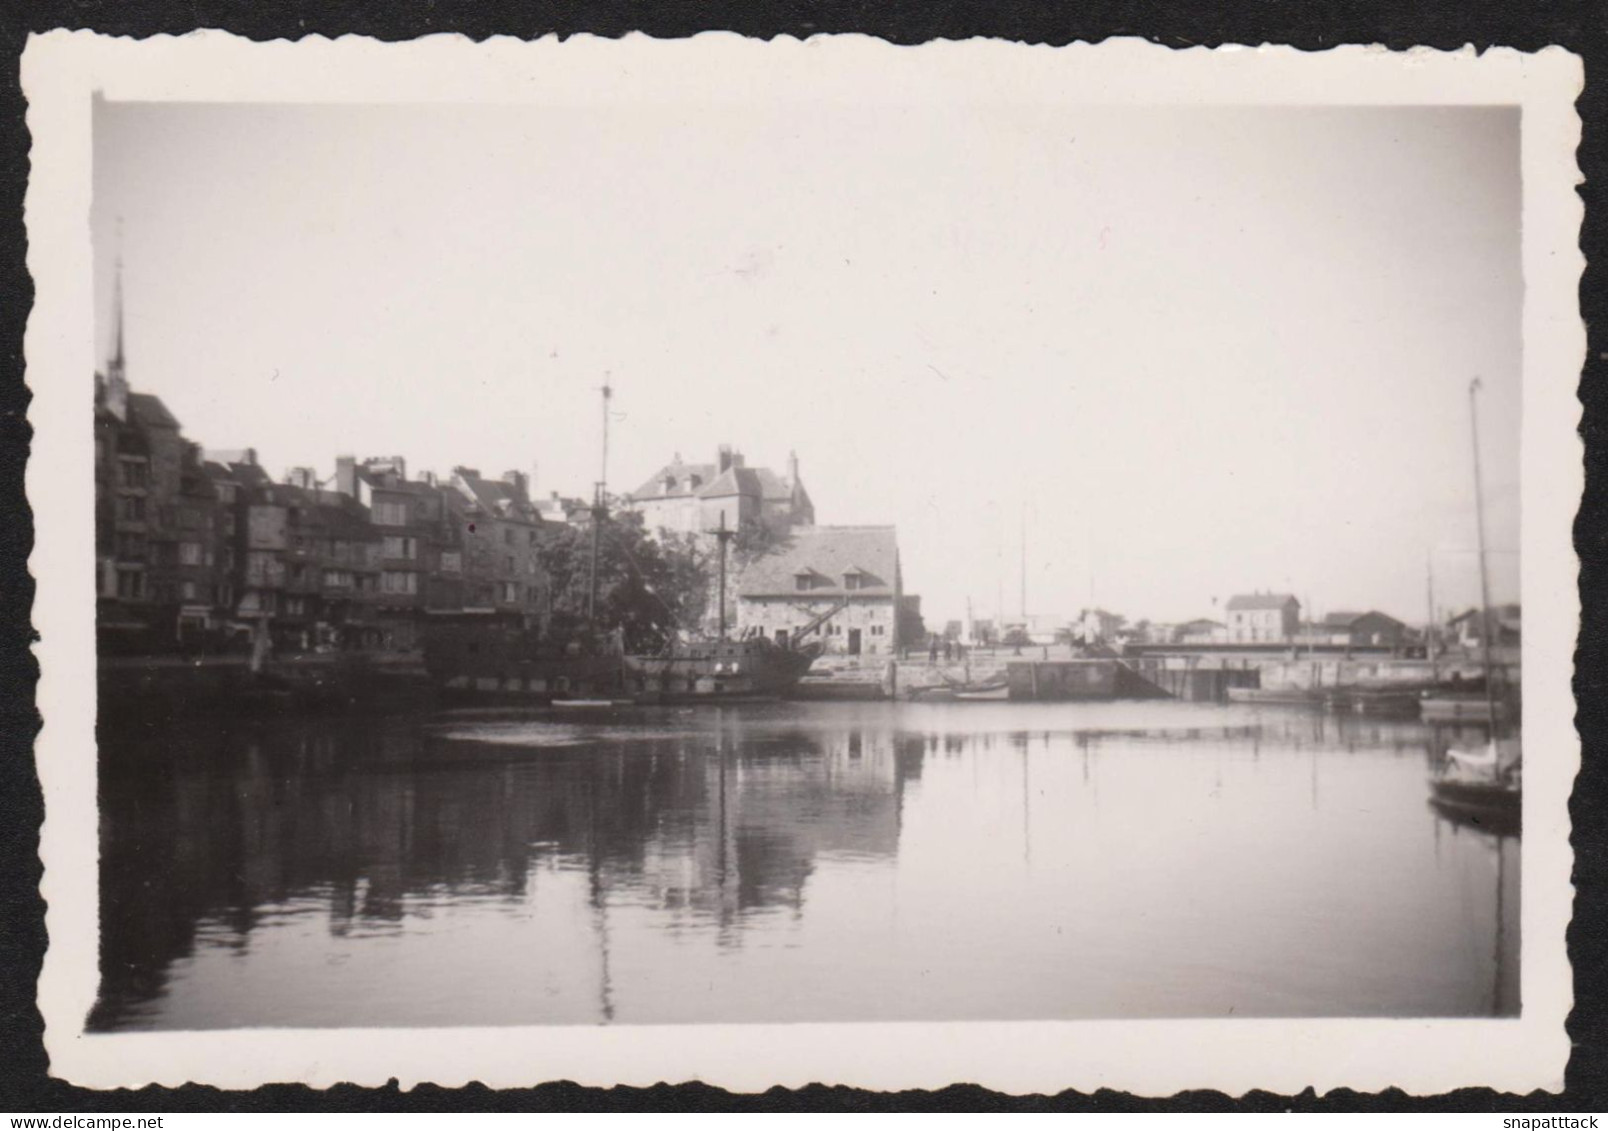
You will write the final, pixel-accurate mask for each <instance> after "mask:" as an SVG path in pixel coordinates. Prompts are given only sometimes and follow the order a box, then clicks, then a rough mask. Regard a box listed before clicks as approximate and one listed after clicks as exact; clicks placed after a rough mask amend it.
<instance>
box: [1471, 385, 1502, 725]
mask: <svg viewBox="0 0 1608 1131" xmlns="http://www.w3.org/2000/svg"><path fill="white" fill-rule="evenodd" d="M1481 387H1482V386H1481V384H1480V379H1479V378H1478V377H1476V378H1474V380H1472V381H1470V382H1469V383H1468V424H1469V432H1470V435H1471V436H1472V437H1473V441H1474V518H1475V529H1476V530H1478V532H1479V553H1480V661H1481V664H1482V665H1483V667H1484V669H1485V712H1486V718H1487V720H1488V722H1489V724H1490V728H1491V741H1492V742H1493V743H1494V742H1495V741H1496V688H1495V686H1494V685H1493V683H1492V680H1491V583H1490V579H1489V578H1488V577H1487V576H1486V571H1485V488H1484V485H1483V483H1482V482H1481V480H1480V417H1479V402H1478V397H1479V391H1480V389H1481Z"/></svg>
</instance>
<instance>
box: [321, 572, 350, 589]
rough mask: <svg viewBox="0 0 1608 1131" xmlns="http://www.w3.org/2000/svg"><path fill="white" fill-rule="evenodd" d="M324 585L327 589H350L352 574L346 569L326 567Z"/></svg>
mask: <svg viewBox="0 0 1608 1131" xmlns="http://www.w3.org/2000/svg"><path fill="white" fill-rule="evenodd" d="M324 587H325V588H326V589H350V588H351V587H352V575H351V574H350V573H349V572H347V571H346V570H344V569H326V570H325V571H324Z"/></svg>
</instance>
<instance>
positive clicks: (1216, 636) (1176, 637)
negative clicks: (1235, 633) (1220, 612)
mask: <svg viewBox="0 0 1608 1131" xmlns="http://www.w3.org/2000/svg"><path fill="white" fill-rule="evenodd" d="M1227 640H1228V625H1226V624H1224V623H1223V622H1222V621H1220V620H1212V619H1211V618H1210V617H1197V618H1196V619H1195V620H1186V621H1185V622H1184V623H1183V624H1180V625H1176V626H1175V627H1174V629H1173V638H1172V640H1170V641H1167V643H1171V644H1222V643H1225V642H1226V641H1227Z"/></svg>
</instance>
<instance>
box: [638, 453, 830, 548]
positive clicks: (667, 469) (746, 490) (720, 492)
mask: <svg viewBox="0 0 1608 1131" xmlns="http://www.w3.org/2000/svg"><path fill="white" fill-rule="evenodd" d="M625 505H626V506H627V507H628V508H629V509H631V510H634V511H636V512H637V513H638V514H640V515H641V516H642V524H643V526H644V527H645V528H646V529H647V530H648V532H649V533H657V532H659V531H661V530H664V531H669V532H671V533H674V534H707V533H708V532H710V531H712V530H717V529H719V528H720V525H721V523H722V522H723V521H724V523H725V525H726V529H728V530H736V529H738V528H739V527H741V526H742V525H743V523H745V522H749V521H752V520H756V519H758V520H761V521H763V522H765V523H766V524H767V525H769V526H770V527H771V528H772V529H773V530H777V531H781V530H785V529H787V528H788V527H792V526H808V525H810V524H812V523H813V522H814V521H815V504H814V503H812V502H811V501H810V495H809V492H808V491H806V490H805V489H804V483H803V481H802V480H801V479H800V478H799V474H798V456H797V455H789V456H788V460H787V475H786V476H785V477H784V476H781V475H777V474H776V473H775V472H774V471H772V470H771V469H770V468H768V467H749V466H748V464H747V462H746V461H745V460H744V459H743V454H742V453H741V452H739V451H735V450H733V449H732V448H731V447H730V446H729V445H722V446H721V448H720V450H719V452H718V453H717V455H716V459H715V462H714V463H688V462H686V461H685V460H683V459H682V458H681V455H680V453H679V452H678V453H677V454H676V457H675V458H674V459H673V460H671V461H670V462H669V463H667V464H665V465H664V466H663V467H661V468H660V469H659V470H658V471H657V472H655V473H654V475H653V477H652V478H650V479H649V480H648V481H647V482H645V483H643V484H642V485H641V486H640V487H638V488H637V489H636V490H635V491H632V492H631V493H630V494H629V495H627V496H626V497H625Z"/></svg>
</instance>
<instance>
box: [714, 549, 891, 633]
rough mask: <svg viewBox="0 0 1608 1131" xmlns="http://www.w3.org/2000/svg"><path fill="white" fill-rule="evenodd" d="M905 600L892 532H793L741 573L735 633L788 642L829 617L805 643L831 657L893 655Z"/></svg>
mask: <svg viewBox="0 0 1608 1131" xmlns="http://www.w3.org/2000/svg"><path fill="white" fill-rule="evenodd" d="M903 596H904V583H903V580H902V578H901V576H900V572H899V540H898V537H897V535H896V534H895V532H894V528H893V527H891V526H800V527H795V528H794V529H793V530H792V532H791V535H790V536H789V537H788V539H787V540H786V542H785V544H784V545H782V546H781V547H779V548H778V549H777V550H776V551H775V552H773V553H770V554H767V555H765V556H764V557H762V558H760V559H759V560H757V561H755V562H753V563H752V564H750V565H749V566H748V567H747V568H745V569H744V570H743V573H742V577H741V579H740V581H739V582H738V588H737V631H738V633H739V635H745V636H746V635H749V634H763V635H765V636H767V637H770V638H771V639H772V640H775V641H777V642H778V643H781V644H790V643H792V642H793V641H795V640H797V639H798V634H799V632H800V630H802V629H806V628H807V627H808V626H809V625H810V624H811V623H812V622H815V621H817V619H818V618H820V617H821V616H823V615H824V614H827V613H830V614H831V616H830V617H828V619H827V620H826V621H825V622H824V623H822V624H821V625H820V627H819V628H818V629H816V630H815V631H813V632H812V633H810V634H809V635H808V636H806V637H805V638H804V642H805V643H808V642H810V641H812V640H818V641H820V642H821V643H822V644H823V645H824V646H825V649H826V652H827V653H829V654H836V655H850V656H859V655H868V656H891V655H894V654H896V653H897V652H898V649H899V643H900V641H899V607H900V603H901V600H902V598H903Z"/></svg>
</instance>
